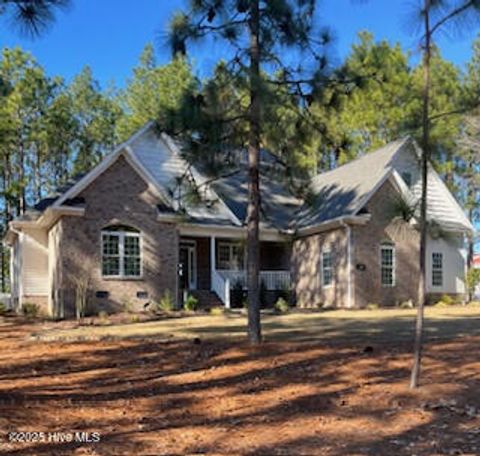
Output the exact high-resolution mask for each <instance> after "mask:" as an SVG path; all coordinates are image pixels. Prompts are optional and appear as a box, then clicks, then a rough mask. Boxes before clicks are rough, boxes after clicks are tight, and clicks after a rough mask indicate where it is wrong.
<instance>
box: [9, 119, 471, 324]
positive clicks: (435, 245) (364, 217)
mask: <svg viewBox="0 0 480 456" xmlns="http://www.w3.org/2000/svg"><path fill="white" fill-rule="evenodd" d="M418 157H419V149H418V146H417V145H416V143H415V142H414V140H412V139H410V138H404V139H402V140H399V141H395V142H392V143H390V144H388V145H386V146H385V147H382V148H381V149H379V150H377V151H375V152H372V153H368V154H366V155H364V156H362V157H361V158H358V159H356V160H354V161H352V162H350V163H348V164H346V165H343V166H340V167H338V168H337V169H334V170H332V171H328V172H325V173H322V174H319V175H317V176H315V177H314V178H313V179H312V180H311V182H310V192H309V198H305V200H302V199H299V198H298V197H296V196H295V195H294V194H293V193H291V192H290V191H289V190H288V189H287V187H286V186H285V185H282V183H281V182H282V181H281V179H279V178H278V175H277V172H278V171H277V168H278V166H277V164H276V163H275V160H272V159H271V158H272V156H270V157H268V154H267V153H265V154H263V155H262V164H261V167H262V179H261V192H262V211H261V212H262V219H261V226H260V239H261V246H260V257H261V264H260V269H261V273H260V276H261V281H262V289H263V291H264V292H265V293H275V292H278V291H279V290H287V289H291V291H292V293H293V296H294V299H295V301H296V303H297V305H298V306H302V307H313V306H338V307H347V308H350V307H364V306H366V305H367V304H368V303H378V304H380V305H384V306H392V305H396V304H399V303H401V302H404V301H408V300H413V301H415V297H416V296H417V292H418V280H419V234H418V229H417V228H418V227H417V226H416V218H415V216H414V215H415V213H414V212H415V211H413V212H412V211H411V210H409V208H410V207H412V206H415V203H416V202H418V197H419V193H420V172H419V158H418ZM235 162H236V163H237V164H238V167H237V168H236V172H233V173H226V174H225V175H224V176H223V177H221V178H218V179H213V180H212V179H209V178H208V176H206V175H205V173H202V172H201V171H200V170H199V169H198V168H196V167H195V166H193V165H192V164H189V163H187V162H186V161H185V159H184V158H182V155H181V153H180V150H179V147H178V145H177V144H176V143H175V142H174V141H173V140H172V139H171V138H170V137H168V136H167V135H165V134H159V133H157V131H156V127H155V125H154V124H153V123H149V124H147V125H146V126H145V127H144V128H142V129H141V130H140V131H138V132H137V133H136V134H135V135H133V136H132V137H131V138H130V139H128V140H127V141H126V142H125V143H123V144H121V145H119V146H118V147H117V148H116V149H115V150H114V151H113V152H112V153H111V154H110V155H108V156H107V157H105V158H104V159H103V161H102V162H101V163H100V164H99V165H97V166H96V167H95V168H93V169H92V170H91V171H90V172H89V173H88V174H86V175H85V176H83V177H81V178H80V179H79V180H77V181H76V182H72V183H70V184H69V185H67V186H66V187H65V188H63V189H60V191H59V192H58V194H56V195H53V196H51V197H49V198H47V199H45V200H43V201H41V202H39V204H37V206H36V207H35V208H33V209H32V210H29V211H27V212H26V213H25V214H24V215H23V216H22V217H19V218H18V219H16V220H13V221H12V222H11V223H10V225H9V229H8V233H7V235H6V239H5V240H6V243H7V244H8V245H9V246H11V249H12V255H11V259H12V260H11V278H12V302H13V303H14V306H15V307H16V308H20V307H21V306H22V305H23V304H24V303H27V302H28V303H36V304H38V305H39V306H41V307H42V308H43V309H44V311H45V312H46V313H48V314H50V315H57V316H71V315H73V313H74V308H75V298H76V294H77V290H78V287H79V282H81V281H82V280H86V281H88V288H89V293H90V295H89V296H90V303H89V305H90V307H91V311H93V312H98V311H99V310H102V309H103V310H106V311H110V312H111V311H116V310H121V309H122V308H124V307H125V306H129V307H134V308H136V309H142V308H143V307H147V306H148V305H152V303H153V302H155V301H158V300H159V299H160V298H161V297H162V296H164V295H165V293H166V292H167V290H168V292H169V293H170V294H171V295H172V296H173V297H174V299H176V300H178V299H181V296H182V291H183V290H189V292H192V293H195V294H197V296H199V297H200V299H202V300H204V301H211V300H217V301H220V302H221V303H222V304H223V305H225V306H226V307H230V306H232V305H233V304H234V303H233V298H232V296H233V292H234V290H235V289H237V290H238V289H244V288H245V283H246V280H245V267H244V265H245V258H244V253H243V251H244V248H243V247H244V241H245V238H246V228H245V218H246V206H247V203H246V202H247V175H246V166H245V164H246V163H245V157H244V156H243V155H242V154H240V155H238V156H237V157H236V158H235ZM181 176H183V179H179V177H181ZM183 181H186V182H187V184H188V183H189V182H190V183H192V182H195V183H196V186H197V188H198V189H201V191H200V193H201V195H200V198H199V199H198V201H196V202H192V201H190V202H189V201H188V198H182V192H183V194H185V192H188V189H187V188H185V187H184V185H183V184H182V185H179V184H178V183H179V182H183ZM428 197H429V213H428V219H429V225H430V230H429V233H430V234H429V240H428V249H427V253H426V255H427V257H426V263H427V270H428V283H427V289H428V293H429V294H430V296H431V298H432V299H434V298H435V297H436V296H438V295H442V294H445V293H448V294H451V295H459V296H462V295H463V294H464V293H465V284H464V275H465V264H466V261H465V258H466V251H465V247H464V237H465V235H466V234H468V233H470V232H471V231H472V230H473V227H472V225H471V223H470V221H469V220H468V219H467V217H466V216H465V214H464V212H463V210H462V208H461V207H460V206H459V205H458V203H457V202H456V200H455V198H454V197H453V196H452V194H451V193H450V192H449V191H448V189H447V188H446V186H445V185H444V183H443V182H442V180H441V179H440V177H439V176H438V174H437V173H436V172H435V170H434V169H433V168H432V167H430V168H429V184H428ZM417 212H418V211H417ZM412 215H413V216H412Z"/></svg>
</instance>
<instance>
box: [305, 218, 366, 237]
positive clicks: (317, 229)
mask: <svg viewBox="0 0 480 456" xmlns="http://www.w3.org/2000/svg"><path fill="white" fill-rule="evenodd" d="M370 219H371V215H370V214H362V215H348V216H343V217H337V218H334V219H331V220H328V221H326V222H323V223H319V224H318V225H313V226H308V227H306V228H300V229H299V230H297V232H296V234H297V235H298V236H310V235H312V234H316V233H322V232H323V231H328V230H332V229H334V228H340V227H344V226H345V224H346V223H348V224H350V225H365V224H367V223H368V222H369V221H370Z"/></svg>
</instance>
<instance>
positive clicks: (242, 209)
mask: <svg viewBox="0 0 480 456" xmlns="http://www.w3.org/2000/svg"><path fill="white" fill-rule="evenodd" d="M260 173H261V178H260V195H261V196H260V200H261V201H260V205H261V210H260V225H261V228H275V229H278V230H287V229H289V227H290V224H291V221H292V219H293V218H294V216H295V213H296V212H297V211H298V210H299V208H300V207H301V206H302V204H303V201H302V200H301V199H299V198H297V197H296V196H294V195H293V194H292V193H291V192H290V191H289V190H288V188H287V186H286V185H284V184H283V183H282V181H281V178H279V177H278V176H277V175H276V174H275V173H274V172H272V171H271V170H268V169H263V168H262V167H260ZM212 186H213V188H214V189H215V191H216V192H217V194H218V195H219V196H220V197H221V198H222V199H223V201H225V203H226V205H227V206H228V207H229V208H230V210H231V211H232V212H233V213H234V214H235V216H236V217H237V218H238V219H239V220H240V221H241V222H242V223H246V219H247V202H248V171H247V168H246V167H245V166H242V167H241V168H240V169H239V170H238V171H237V172H235V173H232V174H229V175H228V176H227V177H223V178H221V179H218V180H216V181H214V182H213V183H212Z"/></svg>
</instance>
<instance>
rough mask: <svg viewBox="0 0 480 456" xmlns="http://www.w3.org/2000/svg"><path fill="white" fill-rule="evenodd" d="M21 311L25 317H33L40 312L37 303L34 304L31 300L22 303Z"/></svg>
mask: <svg viewBox="0 0 480 456" xmlns="http://www.w3.org/2000/svg"><path fill="white" fill-rule="evenodd" d="M22 313H23V315H25V316H26V317H31V318H35V317H37V316H38V314H39V313H40V307H39V306H38V304H34V303H32V302H26V303H25V304H23V305H22Z"/></svg>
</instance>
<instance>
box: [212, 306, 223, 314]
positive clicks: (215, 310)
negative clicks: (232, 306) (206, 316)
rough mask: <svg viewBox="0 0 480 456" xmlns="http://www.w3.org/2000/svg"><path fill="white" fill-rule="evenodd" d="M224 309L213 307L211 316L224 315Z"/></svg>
mask: <svg viewBox="0 0 480 456" xmlns="http://www.w3.org/2000/svg"><path fill="white" fill-rule="evenodd" d="M223 312H224V310H223V307H212V308H211V309H210V315H215V316H218V315H223Z"/></svg>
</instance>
